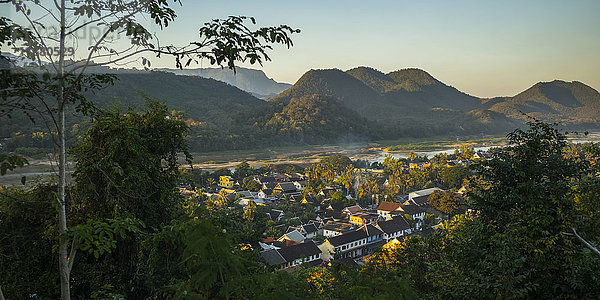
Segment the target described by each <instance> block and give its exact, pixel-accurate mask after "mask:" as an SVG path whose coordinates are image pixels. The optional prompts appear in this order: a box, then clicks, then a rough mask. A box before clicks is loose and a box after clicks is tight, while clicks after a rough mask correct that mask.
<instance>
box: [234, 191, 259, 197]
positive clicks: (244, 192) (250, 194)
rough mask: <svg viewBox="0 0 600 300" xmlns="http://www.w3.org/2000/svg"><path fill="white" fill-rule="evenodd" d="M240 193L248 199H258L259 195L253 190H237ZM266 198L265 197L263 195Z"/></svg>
mask: <svg viewBox="0 0 600 300" xmlns="http://www.w3.org/2000/svg"><path fill="white" fill-rule="evenodd" d="M237 194H238V195H242V196H241V197H242V198H247V199H257V198H259V197H258V193H256V192H251V191H239V192H237ZM262 198H264V197H262Z"/></svg>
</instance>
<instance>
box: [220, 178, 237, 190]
mask: <svg viewBox="0 0 600 300" xmlns="http://www.w3.org/2000/svg"><path fill="white" fill-rule="evenodd" d="M234 184H235V180H233V178H232V177H231V176H219V186H222V187H224V188H226V189H233V185H234Z"/></svg>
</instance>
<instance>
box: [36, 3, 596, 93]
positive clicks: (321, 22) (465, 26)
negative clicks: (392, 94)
mask: <svg viewBox="0 0 600 300" xmlns="http://www.w3.org/2000/svg"><path fill="white" fill-rule="evenodd" d="M47 1H49V0H47ZM182 2H183V6H182V7H179V6H178V5H177V6H176V12H177V15H178V18H177V20H176V22H175V23H173V24H172V25H171V26H169V27H168V28H167V29H166V30H165V31H163V32H160V33H159V36H160V37H161V39H162V40H163V41H172V42H174V43H186V42H188V41H192V40H194V39H195V37H196V35H197V29H198V28H199V27H200V26H201V25H202V24H203V23H204V22H207V21H209V20H210V19H213V18H225V17H227V16H228V15H246V16H254V17H256V19H257V21H258V22H259V24H260V25H263V26H266V25H278V24H288V25H290V26H292V27H295V28H300V29H301V30H302V33H301V34H298V35H294V36H293V40H294V47H292V48H291V49H289V50H287V49H285V47H277V48H276V49H275V51H273V52H272V53H271V56H272V58H273V61H272V62H268V63H266V64H265V65H264V67H263V68H262V70H264V71H265V73H266V74H267V76H269V77H272V78H274V79H275V80H277V81H281V82H288V83H294V82H295V81H296V80H297V79H298V78H300V76H302V74H304V73H305V72H306V71H308V70H309V69H322V68H339V69H342V70H347V69H350V68H353V67H356V66H370V67H373V68H376V69H378V70H380V71H383V72H385V73H387V72H391V71H394V70H398V69H403V68H408V67H416V68H421V69H424V70H425V71H427V72H429V73H430V74H431V75H433V76H434V77H436V78H437V79H439V80H441V81H442V82H444V83H446V84H449V85H452V86H454V87H456V88H458V89H459V90H461V91H464V92H466V93H469V94H472V95H475V96H480V97H491V96H508V95H514V94H516V93H518V92H521V91H523V90H525V89H526V88H528V87H530V86H531V85H533V84H535V83H536V82H539V81H551V80H554V79H562V80H566V81H573V80H578V81H581V82H583V83H586V84H588V85H590V86H592V87H594V88H595V89H597V90H600V17H599V16H598V13H599V12H600V1H599V0H571V1H565V0H561V1H555V0H536V1H525V0H520V1H481V0H477V1H466V0H465V1H450V0H440V1H427V0H412V1H402V0H397V1H376V0H371V1H349V0H344V1H328V0H320V1H310V0H304V1H285V0H284V1H282V0H279V1H260V0H255V1H222V0H221V1H209V0H207V1H192V0H182ZM153 66H155V67H173V62H172V59H169V60H160V61H157V60H153ZM202 66H203V67H208V66H209V65H208V62H204V63H203V65H202ZM254 68H260V66H254Z"/></svg>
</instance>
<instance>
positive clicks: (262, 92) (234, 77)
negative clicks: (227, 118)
mask: <svg viewBox="0 0 600 300" xmlns="http://www.w3.org/2000/svg"><path fill="white" fill-rule="evenodd" d="M157 70H158V71H164V72H170V73H174V74H177V75H186V76H199V77H204V78H211V79H215V80H218V81H222V82H225V83H228V84H230V85H233V86H235V87H237V88H239V89H240V90H243V91H246V92H249V93H251V94H252V95H254V96H255V97H258V98H262V99H266V98H269V97H272V96H275V95H277V94H279V93H281V92H282V91H284V90H286V89H288V88H289V87H291V86H292V85H291V84H288V83H280V82H276V81H275V80H273V79H271V78H268V77H267V75H265V73H264V72H263V71H261V70H255V69H247V68H242V67H236V68H235V70H236V71H235V73H234V72H233V70H230V69H227V68H197V69H183V70H180V69H167V68H163V69H157Z"/></svg>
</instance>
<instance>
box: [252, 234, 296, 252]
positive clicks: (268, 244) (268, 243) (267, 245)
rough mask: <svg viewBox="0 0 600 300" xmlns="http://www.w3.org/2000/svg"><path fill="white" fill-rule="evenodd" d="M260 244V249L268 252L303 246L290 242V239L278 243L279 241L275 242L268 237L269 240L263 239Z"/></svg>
mask: <svg viewBox="0 0 600 300" xmlns="http://www.w3.org/2000/svg"><path fill="white" fill-rule="evenodd" d="M258 244H259V245H260V247H261V248H262V249H263V250H268V249H281V248H285V247H290V246H293V245H297V244H301V243H300V242H296V241H292V240H288V239H282V240H281V241H278V240H274V239H273V238H272V237H267V238H264V239H261V241H260V242H258Z"/></svg>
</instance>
